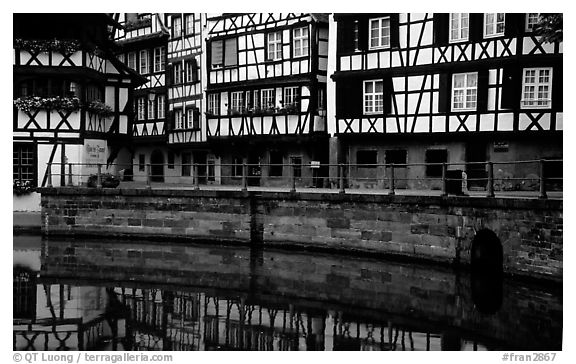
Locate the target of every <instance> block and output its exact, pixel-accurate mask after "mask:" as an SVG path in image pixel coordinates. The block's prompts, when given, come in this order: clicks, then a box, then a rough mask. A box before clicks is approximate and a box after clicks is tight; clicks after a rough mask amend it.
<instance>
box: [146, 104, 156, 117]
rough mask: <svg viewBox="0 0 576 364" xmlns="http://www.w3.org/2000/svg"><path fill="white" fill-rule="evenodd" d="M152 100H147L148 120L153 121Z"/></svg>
mask: <svg viewBox="0 0 576 364" xmlns="http://www.w3.org/2000/svg"><path fill="white" fill-rule="evenodd" d="M154 106H156V105H154V100H150V99H148V119H154V111H155V110H154V109H155V107H154Z"/></svg>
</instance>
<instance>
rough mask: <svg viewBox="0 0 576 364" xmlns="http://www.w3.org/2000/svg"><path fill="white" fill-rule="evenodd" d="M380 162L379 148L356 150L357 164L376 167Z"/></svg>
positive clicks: (363, 166)
mask: <svg viewBox="0 0 576 364" xmlns="http://www.w3.org/2000/svg"><path fill="white" fill-rule="evenodd" d="M377 163H378V151H377V150H359V151H357V152H356V164H357V165H358V167H362V168H376V164H377Z"/></svg>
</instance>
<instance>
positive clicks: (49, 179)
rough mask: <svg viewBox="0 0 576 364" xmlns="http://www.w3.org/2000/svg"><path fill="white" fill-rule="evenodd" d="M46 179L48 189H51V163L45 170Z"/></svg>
mask: <svg viewBox="0 0 576 364" xmlns="http://www.w3.org/2000/svg"><path fill="white" fill-rule="evenodd" d="M46 179H47V180H48V185H47V186H48V187H49V188H52V163H50V162H49V163H48V169H47V170H46Z"/></svg>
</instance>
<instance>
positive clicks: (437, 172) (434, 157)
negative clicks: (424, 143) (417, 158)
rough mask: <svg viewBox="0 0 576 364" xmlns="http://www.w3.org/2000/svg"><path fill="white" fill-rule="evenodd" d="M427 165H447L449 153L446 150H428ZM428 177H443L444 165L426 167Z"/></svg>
mask: <svg viewBox="0 0 576 364" xmlns="http://www.w3.org/2000/svg"><path fill="white" fill-rule="evenodd" d="M425 158H426V163H447V162H448V151H447V150H446V149H428V150H427V151H426V157H425ZM426 177H442V165H441V164H432V165H428V164H427V165H426Z"/></svg>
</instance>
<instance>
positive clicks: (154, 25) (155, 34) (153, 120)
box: [114, 13, 170, 182]
mask: <svg viewBox="0 0 576 364" xmlns="http://www.w3.org/2000/svg"><path fill="white" fill-rule="evenodd" d="M114 18H115V19H116V20H117V21H118V22H119V23H120V24H121V25H122V27H121V28H118V29H117V31H116V32H115V34H114V40H115V42H116V44H117V45H118V47H119V48H120V49H119V51H118V56H119V58H120V59H121V60H122V61H123V62H124V63H125V64H126V66H128V67H129V68H131V69H133V70H135V71H136V72H137V73H139V74H140V75H141V76H142V77H145V78H146V79H147V82H146V83H144V84H143V85H141V86H139V87H137V88H136V89H135V90H134V98H133V109H134V122H133V124H132V129H131V130H130V131H131V135H132V148H133V149H132V151H133V175H134V180H135V181H144V180H145V179H146V174H147V173H150V174H152V175H153V178H152V180H153V181H157V182H163V181H164V175H165V165H166V162H167V155H166V141H167V124H168V123H167V120H168V114H167V111H168V102H167V95H168V88H167V83H166V81H167V79H166V69H167V67H166V65H167V46H168V38H169V36H170V31H169V29H168V28H167V26H166V25H165V20H166V19H165V14H160V13H117V14H115V15H114ZM148 165H151V170H150V171H148V170H147V168H148V167H147V166H148Z"/></svg>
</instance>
